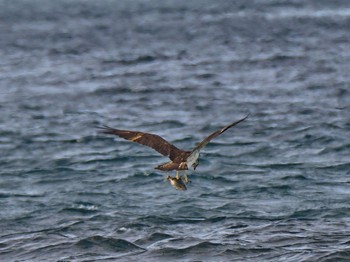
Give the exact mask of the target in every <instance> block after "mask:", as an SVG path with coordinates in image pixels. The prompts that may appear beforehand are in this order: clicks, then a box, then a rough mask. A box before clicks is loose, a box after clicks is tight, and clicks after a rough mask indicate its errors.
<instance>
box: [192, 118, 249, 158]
mask: <svg viewBox="0 0 350 262" xmlns="http://www.w3.org/2000/svg"><path fill="white" fill-rule="evenodd" d="M248 116H249V114H248V115H246V116H245V117H244V118H242V119H240V120H238V121H236V122H233V123H232V124H230V125H228V126H225V127H223V128H221V129H219V130H217V131H215V132H214V133H212V134H211V135H209V136H207V137H206V138H205V139H204V140H203V141H202V142H200V143H199V144H197V146H196V147H195V148H194V149H193V150H192V152H199V150H201V149H202V148H203V147H204V146H206V145H207V144H208V143H209V142H210V140H212V139H213V138H215V137H217V136H218V135H220V134H222V133H223V132H225V131H226V130H227V129H229V128H231V127H233V126H235V125H237V124H238V123H240V122H242V121H244V120H245V119H246V118H247V117H248Z"/></svg>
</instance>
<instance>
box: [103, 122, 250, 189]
mask: <svg viewBox="0 0 350 262" xmlns="http://www.w3.org/2000/svg"><path fill="white" fill-rule="evenodd" d="M247 117H248V115H247V116H245V117H244V118H242V119H240V120H238V121H236V122H233V123H232V124H229V125H227V126H225V127H223V128H221V129H219V130H217V131H215V132H214V133H212V134H211V135H209V136H207V137H206V138H205V139H204V140H203V141H202V142H200V143H199V144H197V145H196V147H195V148H194V149H193V150H191V151H185V150H182V149H179V148H177V147H176V146H174V145H173V144H171V143H169V142H168V141H166V140H165V139H163V138H162V137H160V136H158V135H154V134H150V133H144V132H140V131H130V130H120V129H114V128H111V127H109V126H100V127H98V128H99V129H101V132H102V133H104V134H111V135H117V136H119V137H122V138H124V139H126V140H129V141H132V142H136V143H139V144H141V145H144V146H148V147H151V148H153V149H154V150H156V151H157V152H159V153H160V154H162V155H164V156H168V157H169V158H170V160H171V161H170V162H167V163H164V164H161V165H159V166H157V167H155V169H159V170H162V171H171V170H176V176H175V177H171V176H167V180H168V181H169V182H170V183H171V185H173V186H174V187H175V188H176V189H179V190H186V185H185V183H186V184H187V183H188V182H189V179H188V178H187V175H186V174H185V176H184V177H182V176H179V170H188V169H190V168H192V169H193V170H195V169H196V167H197V166H198V164H199V161H198V158H199V151H200V150H201V149H202V148H203V147H204V146H205V145H207V144H208V143H209V142H210V140H212V139H213V138H215V137H217V136H218V135H220V134H222V133H223V132H225V131H226V130H227V129H229V128H231V127H233V126H235V125H237V124H238V123H240V122H242V121H243V120H245V119H246V118H247Z"/></svg>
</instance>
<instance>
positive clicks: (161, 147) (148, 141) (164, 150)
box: [98, 126, 183, 160]
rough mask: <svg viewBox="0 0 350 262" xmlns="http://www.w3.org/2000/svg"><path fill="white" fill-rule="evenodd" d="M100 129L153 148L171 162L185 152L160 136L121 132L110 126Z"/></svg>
mask: <svg viewBox="0 0 350 262" xmlns="http://www.w3.org/2000/svg"><path fill="white" fill-rule="evenodd" d="M98 128H99V129H101V132H102V133H105V134H112V135H117V136H119V137H122V138H124V139H126V140H129V141H132V142H136V143H139V144H141V145H144V146H148V147H151V148H153V149H154V150H156V151H157V152H159V153H161V154H162V155H164V156H169V158H170V159H171V160H173V159H175V158H176V156H177V155H179V154H181V153H182V152H183V151H182V150H180V149H178V148H177V147H176V146H174V145H172V144H170V143H169V142H168V141H166V140H165V139H163V138H162V137H160V136H158V135H154V134H149V133H144V132H139V131H129V130H119V129H114V128H111V127H108V126H101V127H98Z"/></svg>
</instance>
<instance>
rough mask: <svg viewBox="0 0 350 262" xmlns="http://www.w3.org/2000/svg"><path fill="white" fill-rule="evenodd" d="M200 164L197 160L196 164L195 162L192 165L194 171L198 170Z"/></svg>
mask: <svg viewBox="0 0 350 262" xmlns="http://www.w3.org/2000/svg"><path fill="white" fill-rule="evenodd" d="M198 164H199V160H198V159H197V160H196V162H194V163H193V164H192V168H193V170H196V168H197V166H198Z"/></svg>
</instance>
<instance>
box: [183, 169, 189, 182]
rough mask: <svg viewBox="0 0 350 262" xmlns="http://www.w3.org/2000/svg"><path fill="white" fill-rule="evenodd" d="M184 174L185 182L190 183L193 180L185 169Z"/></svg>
mask: <svg viewBox="0 0 350 262" xmlns="http://www.w3.org/2000/svg"><path fill="white" fill-rule="evenodd" d="M184 174H185V175H184V176H183V178H184V181H185V183H186V184H188V183H190V182H191V180H190V179H189V178H188V176H187V173H186V172H185V171H184Z"/></svg>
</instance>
